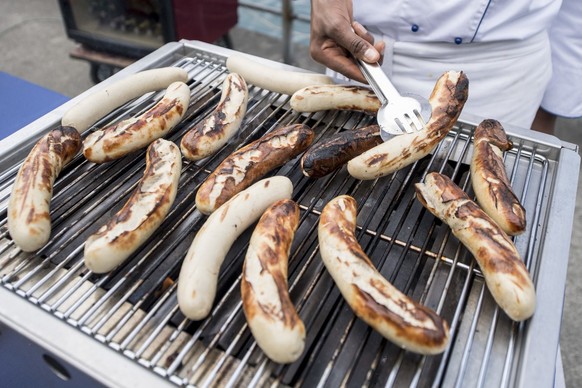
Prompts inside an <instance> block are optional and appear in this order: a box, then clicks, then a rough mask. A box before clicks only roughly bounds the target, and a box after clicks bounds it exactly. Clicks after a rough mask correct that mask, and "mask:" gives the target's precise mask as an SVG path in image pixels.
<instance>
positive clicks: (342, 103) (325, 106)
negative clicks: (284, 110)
mask: <svg viewBox="0 0 582 388" xmlns="http://www.w3.org/2000/svg"><path fill="white" fill-rule="evenodd" d="M289 103H290V104H291V108H293V109H294V110H296V111H297V112H319V111H322V110H331V109H337V110H355V111H362V112H367V113H376V112H378V109H380V106H381V103H380V100H379V99H378V97H377V96H376V94H374V92H373V91H372V90H370V89H368V88H365V87H363V86H356V85H314V86H307V87H305V88H303V89H301V90H298V91H296V92H295V93H294V94H293V96H291V101H289Z"/></svg>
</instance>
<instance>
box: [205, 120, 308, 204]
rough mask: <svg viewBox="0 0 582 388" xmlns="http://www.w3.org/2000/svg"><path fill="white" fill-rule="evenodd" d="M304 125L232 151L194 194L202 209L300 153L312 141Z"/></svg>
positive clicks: (266, 136) (219, 202)
mask: <svg viewBox="0 0 582 388" xmlns="http://www.w3.org/2000/svg"><path fill="white" fill-rule="evenodd" d="M313 137H314V133H313V131H312V130H311V129H310V128H309V127H308V126H306V125H304V124H294V125H290V126H286V127H282V128H279V129H277V130H275V131H273V132H271V133H270V134H267V135H265V136H263V137H262V138H260V139H258V140H256V141H254V142H252V143H250V144H248V145H247V146H245V147H243V148H241V149H239V150H237V151H235V152H233V153H232V154H231V155H229V156H228V157H227V158H226V159H225V160H223V161H222V163H220V165H219V166H218V167H217V168H216V169H215V170H214V171H213V172H212V173H211V174H210V175H209V177H208V178H207V179H206V181H205V182H204V183H203V184H202V185H201V187H200V188H199V189H198V192H197V194H196V204H197V205H198V207H199V209H200V210H201V211H202V212H205V211H208V212H212V211H214V210H215V209H217V208H218V207H219V206H220V205H222V204H223V203H225V202H226V201H228V200H229V199H230V198H232V196H234V195H235V194H237V193H238V192H240V191H242V190H244V189H246V188H247V187H249V186H250V185H251V184H253V183H254V182H256V181H257V180H259V179H260V178H261V177H263V176H264V175H265V174H267V173H268V172H269V171H271V170H273V169H274V168H277V167H279V166H282V165H283V164H285V163H287V162H288V161H289V160H291V159H292V158H294V157H295V156H297V155H299V154H300V153H301V152H303V151H304V150H305V149H306V148H307V147H308V146H309V145H310V144H311V143H312V141H313Z"/></svg>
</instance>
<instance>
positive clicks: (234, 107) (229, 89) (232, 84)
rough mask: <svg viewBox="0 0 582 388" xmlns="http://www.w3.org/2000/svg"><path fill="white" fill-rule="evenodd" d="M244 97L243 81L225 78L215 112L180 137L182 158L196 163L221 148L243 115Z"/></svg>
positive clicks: (233, 77)
mask: <svg viewBox="0 0 582 388" xmlns="http://www.w3.org/2000/svg"><path fill="white" fill-rule="evenodd" d="M248 97H249V92H248V88H247V84H246V82H245V80H244V79H243V78H242V77H241V76H240V75H238V74H236V73H231V74H229V75H228V76H227V77H226V79H225V80H224V82H223V86H222V95H221V98H220V101H219V103H218V105H217V106H216V109H215V110H214V111H213V112H212V113H211V114H210V116H208V117H207V118H206V119H205V120H204V121H202V122H201V123H199V124H198V125H196V126H195V127H194V128H192V129H190V130H189V131H188V132H186V134H185V135H184V137H182V141H181V142H180V149H181V150H182V154H183V155H184V157H185V158H187V159H190V160H200V159H203V158H206V157H208V156H210V155H213V154H214V153H215V152H216V151H218V150H219V149H220V147H222V146H223V145H225V144H226V143H227V142H228V140H229V139H230V138H232V137H233V136H234V135H235V133H236V132H237V131H238V129H239V128H240V125H241V123H242V120H243V118H244V115H245V113H246V111H247V102H248Z"/></svg>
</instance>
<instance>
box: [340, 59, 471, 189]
mask: <svg viewBox="0 0 582 388" xmlns="http://www.w3.org/2000/svg"><path fill="white" fill-rule="evenodd" d="M468 89H469V81H468V79H467V76H466V75H465V74H464V73H463V72H456V71H449V72H446V73H444V74H443V75H442V76H441V77H440V78H439V79H438V81H437V83H436V85H435V87H434V89H433V92H432V94H431V96H430V99H429V103H430V105H431V108H432V115H431V118H430V120H429V121H428V123H427V124H426V129H425V130H422V131H418V132H414V133H406V134H403V135H398V136H395V137H393V138H391V139H389V140H387V141H385V142H384V143H382V144H380V145H378V146H376V147H374V148H372V149H370V150H368V151H366V152H364V153H362V154H361V155H360V156H357V157H355V158H354V159H352V160H350V161H349V162H348V172H349V173H350V175H351V176H353V177H354V178H356V179H361V180H366V179H375V178H379V177H382V176H385V175H388V174H391V173H393V172H394V171H397V170H399V169H401V168H403V167H406V166H408V165H410V164H412V163H414V162H416V161H417V160H419V159H421V158H423V157H425V156H426V155H428V154H429V153H430V152H431V151H432V150H433V149H434V148H435V147H436V146H437V144H438V143H439V142H440V141H441V140H442V139H444V138H445V136H446V135H447V133H449V131H450V130H451V129H452V128H453V125H454V124H455V122H456V121H457V118H458V117H459V115H460V114H461V110H462V109H463V106H464V105H465V102H466V101H467V96H468Z"/></svg>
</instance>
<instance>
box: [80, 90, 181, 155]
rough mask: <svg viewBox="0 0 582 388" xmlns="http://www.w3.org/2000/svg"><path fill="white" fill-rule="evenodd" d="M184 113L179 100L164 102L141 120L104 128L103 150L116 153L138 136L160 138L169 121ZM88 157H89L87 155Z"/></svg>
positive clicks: (131, 120) (102, 135)
mask: <svg viewBox="0 0 582 388" xmlns="http://www.w3.org/2000/svg"><path fill="white" fill-rule="evenodd" d="M183 112H184V109H183V107H182V106H181V104H179V102H178V99H173V100H170V101H164V100H162V101H160V103H159V104H157V105H156V106H154V107H153V108H152V109H151V110H149V111H148V112H146V113H145V115H144V116H143V117H141V118H137V119H130V120H128V121H123V122H121V123H118V124H115V125H113V126H111V127H107V128H104V129H103V130H102V131H103V132H102V134H101V136H100V137H99V138H98V139H99V140H101V139H102V138H105V140H103V150H104V151H105V152H106V153H115V151H117V150H118V149H119V147H120V145H123V144H126V143H127V142H129V141H131V139H133V138H134V137H136V136H140V137H142V136H143V137H147V138H152V137H154V138H155V137H158V132H159V130H160V129H161V128H165V127H166V123H167V121H169V120H173V119H174V118H175V117H181V116H182V113H183ZM152 121H155V122H156V125H155V126H151V125H150V123H151V122H152ZM146 128H147V129H148V130H147V131H146V130H145V129H146ZM111 134H115V136H114V137H111V138H109V136H110V135H111ZM86 156H89V155H88V154H86ZM116 158H117V156H115V157H113V156H112V157H110V158H106V161H110V160H114V159H116Z"/></svg>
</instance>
